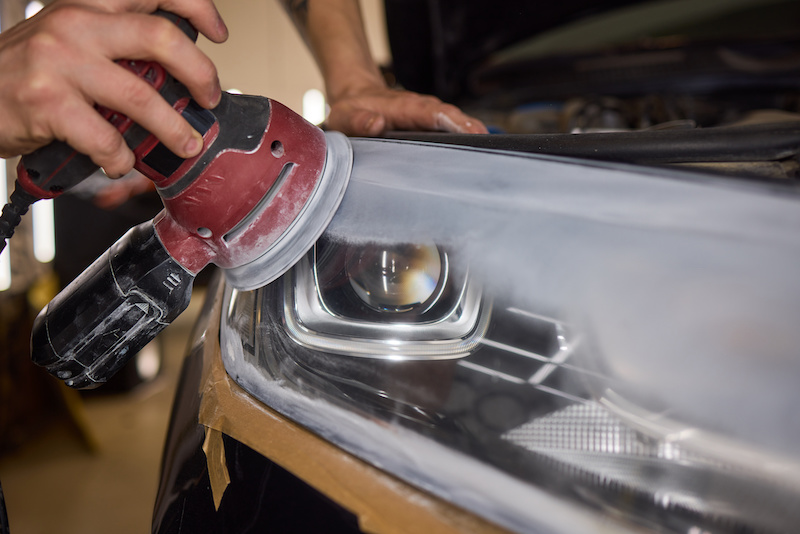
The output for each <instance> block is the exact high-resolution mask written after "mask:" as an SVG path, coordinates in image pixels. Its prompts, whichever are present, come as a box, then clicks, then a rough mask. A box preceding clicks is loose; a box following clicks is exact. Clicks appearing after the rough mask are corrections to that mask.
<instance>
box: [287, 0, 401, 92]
mask: <svg viewBox="0 0 800 534" xmlns="http://www.w3.org/2000/svg"><path fill="white" fill-rule="evenodd" d="M280 2H281V4H283V6H284V8H285V9H286V10H287V12H288V13H289V16H290V17H291V19H292V22H293V23H294V24H295V26H296V27H297V29H298V31H299V32H300V34H301V35H302V36H303V39H304V40H305V41H306V43H307V45H308V47H309V49H310V50H311V52H312V54H313V55H314V59H315V60H316V62H317V65H318V66H319V69H320V71H321V72H322V76H323V77H324V79H325V89H326V92H327V96H328V100H329V101H330V102H331V103H335V102H336V101H338V100H340V99H342V98H345V97H347V96H352V95H355V94H358V93H361V92H364V91H366V90H370V89H377V88H385V86H386V85H385V83H384V81H383V78H382V76H381V74H380V71H379V70H378V67H377V65H376V64H375V61H374V60H373V58H372V55H371V54H370V50H369V44H368V42H367V37H366V34H365V32H364V23H363V20H362V17H361V9H360V5H359V3H358V0H280Z"/></svg>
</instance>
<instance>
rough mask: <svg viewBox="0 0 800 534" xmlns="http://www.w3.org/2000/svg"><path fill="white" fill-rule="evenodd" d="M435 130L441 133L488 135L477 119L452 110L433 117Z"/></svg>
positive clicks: (440, 112) (443, 111)
mask: <svg viewBox="0 0 800 534" xmlns="http://www.w3.org/2000/svg"><path fill="white" fill-rule="evenodd" d="M435 124H436V129H437V130H439V131H443V132H452V133H470V134H482V133H489V130H487V129H486V126H485V125H484V124H483V123H482V122H481V121H479V120H478V119H475V118H472V117H470V116H469V115H467V114H465V113H463V112H461V111H456V112H453V111H452V110H449V109H445V110H440V111H438V112H437V113H436V115H435Z"/></svg>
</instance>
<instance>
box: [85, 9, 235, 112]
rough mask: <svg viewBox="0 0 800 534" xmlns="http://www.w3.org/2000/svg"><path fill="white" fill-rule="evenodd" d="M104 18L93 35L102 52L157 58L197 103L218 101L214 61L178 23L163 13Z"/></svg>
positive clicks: (112, 56) (113, 55) (209, 105)
mask: <svg viewBox="0 0 800 534" xmlns="http://www.w3.org/2000/svg"><path fill="white" fill-rule="evenodd" d="M106 19H107V20H106V24H104V25H103V29H102V31H100V32H99V33H98V34H96V35H95V37H94V40H95V42H96V43H97V45H98V47H100V46H102V47H103V48H98V49H99V50H103V54H104V55H106V56H107V57H109V58H110V59H121V58H124V59H143V60H150V61H156V62H158V63H160V64H161V65H162V66H163V67H164V68H165V69H167V71H169V73H170V74H172V75H173V76H174V77H175V78H176V79H178V80H179V81H180V82H182V83H183V84H184V85H185V86H186V88H187V89H189V92H190V93H191V94H192V97H193V98H194V99H195V100H196V101H197V103H198V104H200V105H201V106H204V107H207V108H213V107H214V106H216V105H217V104H218V103H219V100H220V98H221V95H222V90H221V88H220V84H219V78H218V76H217V69H216V67H215V66H214V63H213V62H212V61H211V60H210V59H209V58H208V56H206V55H205V54H204V53H203V52H202V51H201V50H200V49H199V48H198V47H197V46H196V45H195V44H194V43H193V42H192V40H191V39H189V38H188V37H186V35H185V34H184V33H183V32H182V31H181V30H180V29H179V28H178V27H177V26H175V25H174V24H172V23H171V22H169V21H168V20H166V19H164V18H162V17H154V16H149V15H140V14H126V15H108V16H107V17H106ZM118 111H119V110H118Z"/></svg>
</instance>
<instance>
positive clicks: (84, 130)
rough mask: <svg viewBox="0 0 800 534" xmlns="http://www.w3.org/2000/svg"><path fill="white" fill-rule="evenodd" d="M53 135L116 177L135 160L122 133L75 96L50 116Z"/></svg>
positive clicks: (129, 167)
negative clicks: (51, 117)
mask: <svg viewBox="0 0 800 534" xmlns="http://www.w3.org/2000/svg"><path fill="white" fill-rule="evenodd" d="M52 129H53V136H54V137H55V138H56V139H60V140H62V141H65V142H66V143H67V144H69V145H70V146H71V147H72V148H74V149H75V150H77V151H78V152H81V153H83V154H86V155H88V156H89V157H91V158H92V161H94V162H95V163H96V164H97V165H99V166H100V167H102V168H103V170H104V171H105V173H106V174H107V175H108V176H110V177H112V178H119V177H120V176H123V175H124V174H126V173H128V172H129V171H130V170H131V169H132V168H133V164H134V162H135V158H134V155H133V152H131V150H130V149H129V148H128V146H127V145H126V144H125V140H124V139H123V138H122V135H121V134H120V133H119V132H118V131H117V129H116V128H114V126H112V125H111V123H109V122H108V121H106V120H105V119H104V118H103V117H102V116H101V115H100V114H99V113H97V111H95V110H94V108H92V107H91V106H90V105H89V104H88V103H86V102H84V101H82V100H80V99H75V100H74V101H70V102H68V103H65V104H64V105H63V106H62V109H61V110H60V112H59V113H58V114H56V115H55V116H54V117H53V126H52Z"/></svg>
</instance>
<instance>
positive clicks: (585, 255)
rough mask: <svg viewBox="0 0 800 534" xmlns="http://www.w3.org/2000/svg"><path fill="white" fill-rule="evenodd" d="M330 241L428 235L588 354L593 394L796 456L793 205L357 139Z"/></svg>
mask: <svg viewBox="0 0 800 534" xmlns="http://www.w3.org/2000/svg"><path fill="white" fill-rule="evenodd" d="M353 147H354V162H355V163H354V170H353V175H352V178H351V182H350V185H349V186H348V190H347V193H346V195H345V199H344V201H343V203H342V205H341V207H340V208H339V211H338V212H337V214H336V216H335V217H334V220H333V222H332V223H331V226H330V227H329V228H328V235H329V236H330V237H332V238H334V239H337V240H343V241H348V242H356V243H360V242H373V241H374V242H385V243H396V242H412V243H413V242H422V241H427V240H428V239H433V240H435V241H437V242H439V243H443V244H448V245H450V246H452V247H454V248H455V249H456V250H457V251H458V252H459V253H460V254H461V255H463V256H464V257H466V258H468V261H469V263H470V269H471V270H472V272H473V273H474V274H476V275H477V276H478V277H479V278H480V279H481V281H482V282H483V283H484V284H485V285H486V287H487V289H488V291H489V292H490V293H492V294H494V295H495V297H496V299H497V300H498V301H501V302H502V303H503V304H504V305H513V306H515V307H518V308H522V309H526V310H529V311H532V312H536V313H546V314H549V315H554V316H556V317H557V318H559V319H563V320H566V321H568V322H570V323H571V324H573V325H574V326H575V327H576V328H577V329H578V330H580V331H581V332H583V333H584V335H585V336H586V337H585V339H586V341H587V343H586V345H585V347H586V350H583V351H582V353H581V355H580V357H581V358H583V360H582V363H583V364H584V365H587V366H588V367H590V368H592V369H594V370H597V371H600V372H601V373H602V374H604V375H605V376H607V377H608V378H607V379H606V380H597V381H594V382H593V383H592V387H593V388H594V390H595V391H596V392H597V395H598V396H600V395H603V394H604V392H606V391H607V389H611V390H613V391H614V392H615V393H618V394H620V395H622V397H623V398H625V399H627V400H629V401H632V402H634V403H635V404H637V405H639V406H641V407H643V408H646V409H648V410H652V411H654V412H662V411H667V412H668V413H669V414H670V417H673V418H675V419H677V420H678V421H681V422H683V423H686V424H688V425H697V426H699V427H700V428H704V429H707V430H712V431H715V432H719V433H721V434H723V435H727V436H733V437H736V438H738V439H741V440H743V441H745V442H748V443H751V444H754V445H759V446H765V447H767V448H768V449H771V450H775V451H780V452H782V453H785V454H788V455H792V456H794V457H797V455H798V451H800V415H798V414H800V410H797V409H796V407H797V406H798V405H800V388H798V387H797V378H798V377H800V357H798V347H800V328H799V327H798V325H797V323H798V318H800V276H798V265H800V201H798V199H797V198H796V197H795V196H794V195H788V194H781V195H779V194H774V193H770V192H768V191H764V190H763V189H762V188H758V189H757V188H756V187H755V186H750V185H745V184H741V183H733V184H732V183H730V182H725V183H722V182H721V181H720V180H714V179H709V178H699V177H697V176H695V175H683V178H675V177H666V176H665V175H664V174H665V173H664V172H663V171H657V170H653V169H645V168H637V167H633V166H628V167H622V166H618V167H617V168H612V167H613V166H611V165H604V164H599V163H598V164H591V163H583V164H580V163H576V162H574V161H568V160H561V159H558V158H545V157H526V156H514V155H508V154H499V153H491V152H489V151H481V150H468V149H463V148H456V147H449V148H442V147H438V148H434V147H430V146H427V145H424V144H416V143H398V142H387V141H380V140H354V141H353Z"/></svg>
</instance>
